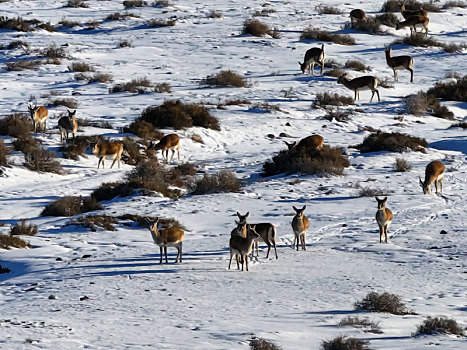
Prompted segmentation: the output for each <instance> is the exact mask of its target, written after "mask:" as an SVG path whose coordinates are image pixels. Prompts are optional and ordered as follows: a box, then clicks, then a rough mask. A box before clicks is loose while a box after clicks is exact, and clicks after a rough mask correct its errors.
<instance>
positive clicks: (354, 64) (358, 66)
mask: <svg viewBox="0 0 467 350" xmlns="http://www.w3.org/2000/svg"><path fill="white" fill-rule="evenodd" d="M344 68H350V69H355V70H357V71H359V72H368V71H370V70H371V67H370V66H365V64H363V62H361V61H358V60H348V61H347V62H345V65H344Z"/></svg>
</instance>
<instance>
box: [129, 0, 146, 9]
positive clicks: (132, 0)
mask: <svg viewBox="0 0 467 350" xmlns="http://www.w3.org/2000/svg"><path fill="white" fill-rule="evenodd" d="M147 5H148V3H147V2H146V1H142V0H126V1H124V2H123V6H124V7H125V8H126V9H127V8H130V7H143V6H147Z"/></svg>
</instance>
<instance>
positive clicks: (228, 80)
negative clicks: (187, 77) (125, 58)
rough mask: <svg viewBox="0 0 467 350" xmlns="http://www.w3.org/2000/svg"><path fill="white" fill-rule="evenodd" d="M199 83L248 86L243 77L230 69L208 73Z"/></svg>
mask: <svg viewBox="0 0 467 350" xmlns="http://www.w3.org/2000/svg"><path fill="white" fill-rule="evenodd" d="M201 84H206V85H214V86H234V87H246V86H248V82H247V80H246V79H245V77H243V76H242V75H240V74H238V73H235V72H232V71H231V70H223V71H220V72H219V73H216V74H211V75H208V76H207V77H206V78H205V79H203V80H202V81H201Z"/></svg>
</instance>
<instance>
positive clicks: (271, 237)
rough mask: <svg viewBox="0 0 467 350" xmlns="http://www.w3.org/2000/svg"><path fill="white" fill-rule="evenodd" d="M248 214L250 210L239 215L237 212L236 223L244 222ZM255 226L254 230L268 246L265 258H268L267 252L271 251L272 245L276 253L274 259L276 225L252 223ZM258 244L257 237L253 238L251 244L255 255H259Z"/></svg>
mask: <svg viewBox="0 0 467 350" xmlns="http://www.w3.org/2000/svg"><path fill="white" fill-rule="evenodd" d="M249 215H250V212H248V213H246V214H245V215H241V214H240V213H239V212H237V216H238V218H239V220H240V222H237V221H236V223H237V224H242V223H246V219H247V218H248V216H249ZM252 225H254V226H255V231H256V232H257V233H258V235H259V236H260V238H261V239H262V240H263V242H264V243H266V244H267V246H268V252H267V254H266V259H268V258H269V252H270V251H271V247H274V252H275V253H276V259H278V257H277V249H276V227H275V226H274V225H273V224H270V223H265V222H263V223H259V224H252ZM258 246H259V238H258V239H256V240H255V242H254V246H253V252H254V250H255V248H256V256H259V252H258Z"/></svg>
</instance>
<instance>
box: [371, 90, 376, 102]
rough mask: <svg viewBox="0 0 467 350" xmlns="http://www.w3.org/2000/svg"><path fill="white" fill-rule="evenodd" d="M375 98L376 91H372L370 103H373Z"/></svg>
mask: <svg viewBox="0 0 467 350" xmlns="http://www.w3.org/2000/svg"><path fill="white" fill-rule="evenodd" d="M373 96H375V91H374V90H372V91H371V98H370V102H371V101H373Z"/></svg>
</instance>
